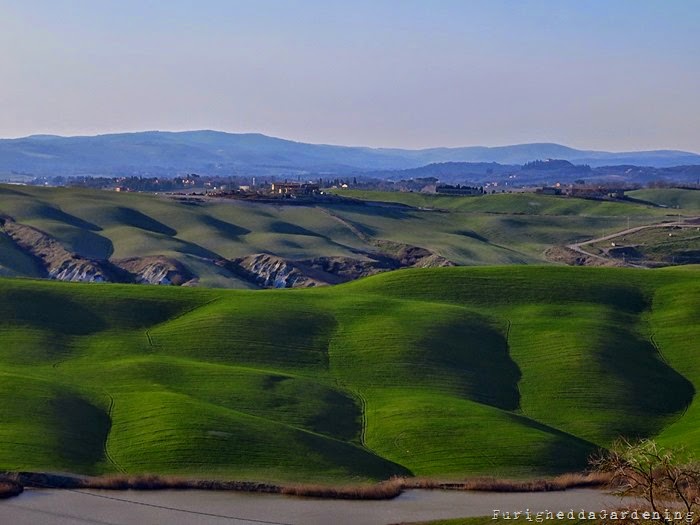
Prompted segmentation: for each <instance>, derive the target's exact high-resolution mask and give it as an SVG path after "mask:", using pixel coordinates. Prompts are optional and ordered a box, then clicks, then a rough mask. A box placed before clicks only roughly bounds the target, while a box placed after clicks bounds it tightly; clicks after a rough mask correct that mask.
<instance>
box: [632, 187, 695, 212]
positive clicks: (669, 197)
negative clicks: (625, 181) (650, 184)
mask: <svg viewBox="0 0 700 525" xmlns="http://www.w3.org/2000/svg"><path fill="white" fill-rule="evenodd" d="M629 195H630V197H633V198H635V199H640V200H644V201H648V202H653V203H654V204H658V205H662V206H667V207H669V208H679V209H681V210H685V211H694V212H697V211H698V210H700V191H698V190H682V189H678V188H658V189H647V190H635V191H631V192H630V193H629Z"/></svg>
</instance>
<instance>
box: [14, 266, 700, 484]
mask: <svg viewBox="0 0 700 525" xmlns="http://www.w3.org/2000/svg"><path fill="white" fill-rule="evenodd" d="M698 275H699V274H698V270H697V269H685V270H683V271H677V270H650V271H641V270H621V269H613V270H605V269H587V268H552V267H550V268H545V267H500V268H443V269H435V270H410V271H409V270H406V271H398V272H393V273H390V274H383V275H380V276H376V277H373V278H369V279H365V280H362V281H357V282H353V283H349V284H346V285H341V286H337V287H334V288H328V289H309V290H284V291H265V292H260V291H258V292H252V291H223V290H203V289H186V288H182V289H175V288H159V287H139V286H123V285H75V284H65V283H51V282H38V281H21V280H9V279H4V280H0V373H1V374H2V376H3V378H2V379H3V380H2V382H1V384H2V387H0V396H1V397H0V399H1V400H2V402H1V403H0V407H1V408H0V468H12V469H20V468H21V469H37V470H38V469H51V470H61V471H64V470H69V471H78V472H86V473H103V472H119V471H126V472H163V473H180V474H190V475H212V476H215V475H221V476H228V477H246V478H256V479H273V480H275V479H282V480H300V479H304V480H367V479H381V478H386V477H388V476H390V475H393V474H409V473H412V474H416V475H434V476H443V477H457V476H463V475H468V474H472V475H474V474H494V475H510V476H527V475H536V474H550V473H555V472H561V471H566V470H572V469H578V468H582V467H584V466H585V464H586V458H587V456H588V455H589V454H590V453H591V452H593V451H594V450H595V449H596V448H597V447H599V446H605V445H607V444H608V443H610V442H611V441H612V440H613V439H615V438H616V437H617V436H618V435H619V434H624V435H626V436H637V435H640V436H660V439H662V440H664V441H665V442H667V443H668V444H671V445H679V444H685V445H687V446H688V447H690V448H691V449H694V450H696V451H699V452H700V435H698V433H697V430H696V429H697V419H698V417H700V411H699V407H698V406H696V405H697V404H696V403H695V402H694V392H695V388H696V386H697V385H699V384H700V364H699V363H700V360H699V359H698V358H697V357H696V356H695V350H696V346H695V345H693V343H692V341H693V340H697V336H698V335H699V334H697V327H698V325H699V323H698V320H700V319H699V316H700V288H698V284H697V283H698V282H699V281H698ZM657 349H658V351H657ZM659 352H660V353H659ZM696 412H697V414H696ZM27 414H31V417H27Z"/></svg>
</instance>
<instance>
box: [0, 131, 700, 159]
mask: <svg viewBox="0 0 700 525" xmlns="http://www.w3.org/2000/svg"><path fill="white" fill-rule="evenodd" d="M206 132H209V133H220V134H225V135H258V136H262V137H267V138H271V139H277V140H284V141H287V142H294V143H297V144H308V145H312V146H331V147H339V148H363V149H371V150H403V151H426V150H436V149H464V148H486V149H497V148H507V147H514V146H536V145H552V146H561V147H565V148H569V149H572V150H576V151H580V152H582V153H613V154H624V153H654V152H674V153H687V154H690V155H698V156H700V150H699V151H689V150H680V149H673V148H671V147H666V148H654V149H640V150H623V151H613V150H607V149H606V150H602V149H586V148H580V147H575V146H570V145H568V144H562V143H560V142H552V141H535V142H520V143H514V144H498V145H491V146H485V145H483V144H472V145H462V146H426V147H419V148H408V147H401V146H367V145H356V144H355V145H350V144H332V143H327V142H304V141H301V140H296V139H291V138H285V137H279V136H276V135H268V134H265V133H262V132H259V131H224V130H217V129H210V128H201V129H175V130H172V129H141V130H131V131H109V132H104V133H102V132H98V133H94V134H68V135H60V134H56V133H32V134H30V135H21V136H16V137H0V141H8V140H23V139H31V138H40V137H47V138H62V139H75V138H96V137H108V136H114V135H138V134H143V133H172V134H181V133H206Z"/></svg>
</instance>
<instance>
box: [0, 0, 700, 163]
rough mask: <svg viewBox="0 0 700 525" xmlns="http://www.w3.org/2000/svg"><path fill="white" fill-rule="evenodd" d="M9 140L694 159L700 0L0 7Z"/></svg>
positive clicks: (51, 2) (0, 113)
mask: <svg viewBox="0 0 700 525" xmlns="http://www.w3.org/2000/svg"><path fill="white" fill-rule="evenodd" d="M0 46H1V49H2V52H1V53H0V136H2V137H15V136H22V135H28V134H33V133H56V134H93V133H105V132H115V131H133V130H145V129H164V130H165V129H167V130H183V129H202V128H207V129H219V130H224V131H233V132H253V131H254V132H261V133H266V134H269V135H276V136H281V137H285V138H291V139H295V140H301V141H308V142H324V143H335V144H349V145H369V146H398V147H429V146H460V145H477V144H478V145H498V144H512V143H520V142H538V141H551V142H559V143H564V144H568V145H571V146H575V147H581V148H596V149H609V150H628V149H652V148H675V149H685V150H691V151H700V100H699V97H700V2H699V1H696V0H688V1H681V0H676V1H674V0H666V1H663V0H658V1H656V2H651V1H641V0H628V1H613V0H609V1H607V0H606V1H594V0H588V1H583V0H581V1H565V0H560V1H525V0H521V1H516V0H513V1H498V0H485V1H467V0H464V1H448V0H443V1H439V0H431V1H428V0H426V1H422V2H418V1H398V0H396V1H381V0H374V1H361V0H360V1H353V2H348V1H333V0H330V1H329V0H325V1H311V0H309V1H302V0H298V1H281V0H280V1H266V0H251V1H249V2H238V1H234V0H230V1H225V0H219V1H216V0H199V1H186V0H170V1H147V0H140V1H134V0H121V1H112V0H72V1H69V0H45V1H40V0H0Z"/></svg>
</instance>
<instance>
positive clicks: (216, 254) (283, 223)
mask: <svg viewBox="0 0 700 525" xmlns="http://www.w3.org/2000/svg"><path fill="white" fill-rule="evenodd" d="M687 191H689V190H687ZM350 194H351V195H353V196H356V197H362V198H363V199H366V200H368V201H372V200H384V201H388V200H395V201H397V202H400V203H404V204H408V205H411V206H414V207H413V208H410V207H405V208H399V207H396V206H394V207H387V206H381V205H376V203H370V205H365V204H364V203H361V202H360V203H356V204H329V203H322V204H318V205H308V206H280V205H275V204H265V203H255V204H253V203H248V202H241V201H232V200H228V201H227V200H218V201H217V200H210V201H207V202H201V201H199V202H198V201H190V202H188V203H184V202H179V201H177V200H174V199H171V198H166V197H163V196H158V195H149V194H134V193H131V194H124V193H116V192H108V191H95V190H87V189H80V188H40V187H30V186H10V185H0V218H1V217H2V216H9V217H11V218H13V219H14V221H16V222H17V223H18V224H22V225H26V226H28V227H32V228H34V229H37V230H40V231H41V232H43V233H45V234H47V235H49V236H50V237H51V238H53V239H55V240H56V241H57V242H58V243H60V245H62V246H63V247H64V248H65V249H66V250H68V251H69V252H71V253H75V254H77V255H78V256H82V257H86V258H90V259H109V260H110V261H115V260H116V261H118V260H124V259H129V258H134V257H141V258H143V257H153V256H164V257H168V258H170V259H173V260H175V261H177V262H179V263H180V264H182V265H183V267H184V268H185V269H186V270H188V271H189V272H190V273H191V274H193V275H194V276H195V277H197V278H198V283H199V285H201V286H206V287H226V288H251V287H254V285H253V284H251V283H250V282H249V281H246V280H244V279H242V278H241V277H240V275H238V274H236V273H234V272H232V271H231V270H230V268H228V267H227V266H226V265H221V264H216V261H222V260H232V259H236V258H241V257H245V256H249V255H252V254H258V253H267V254H272V255H275V256H278V257H281V258H284V259H287V260H293V261H294V260H305V259H311V258H315V257H336V258H346V259H355V260H366V259H367V257H368V255H372V254H377V253H380V252H381V250H380V249H379V248H378V246H377V244H376V242H375V241H378V240H385V241H392V242H395V243H403V244H407V245H411V246H418V247H422V248H426V249H428V250H430V251H432V252H434V253H436V254H437V255H440V256H443V257H445V258H447V259H448V260H450V261H452V262H453V263H455V264H458V265H468V266H474V265H493V264H498V265H503V264H541V263H546V262H547V259H546V257H545V255H544V252H545V250H546V249H547V248H549V247H551V246H554V245H563V244H568V243H573V242H578V241H582V240H586V239H591V238H596V237H599V236H602V235H604V234H606V233H612V232H614V231H619V230H622V229H624V228H626V227H627V226H628V224H629V225H631V226H636V225H642V224H649V223H655V222H659V221H661V220H664V219H666V214H667V213H669V210H664V209H661V208H655V207H653V206H647V205H644V204H633V203H619V202H599V201H590V200H582V199H570V198H563V197H557V196H546V195H534V194H498V195H488V196H484V197H449V196H430V195H421V194H412V193H389V192H374V193H373V192H361V193H357V192H355V193H350ZM421 207H423V208H425V207H428V208H434V209H433V210H421V209H419V208H421ZM689 213H690V214H692V212H689ZM1 230H2V229H1V228H0V248H2V249H1V250H0V275H4V276H25V277H40V276H42V269H41V268H40V267H38V266H37V261H36V260H33V259H32V258H31V257H28V256H27V254H26V253H23V252H22V250H19V249H18V248H17V247H16V246H14V245H13V243H12V241H11V240H10V238H9V237H7V235H5V234H3V233H2V231H1ZM44 273H45V272H44Z"/></svg>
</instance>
